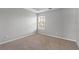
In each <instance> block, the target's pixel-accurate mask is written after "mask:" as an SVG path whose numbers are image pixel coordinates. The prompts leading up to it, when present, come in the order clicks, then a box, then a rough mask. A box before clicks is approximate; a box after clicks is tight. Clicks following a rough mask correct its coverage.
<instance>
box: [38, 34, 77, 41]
mask: <svg viewBox="0 0 79 59" xmlns="http://www.w3.org/2000/svg"><path fill="white" fill-rule="evenodd" d="M39 34H43V35H47V36H50V37H56V38H61V39H64V40H69V41H73V42H76V40H72V39H69V38H65V37H60V36H55V35H49V34H47V33H39Z"/></svg>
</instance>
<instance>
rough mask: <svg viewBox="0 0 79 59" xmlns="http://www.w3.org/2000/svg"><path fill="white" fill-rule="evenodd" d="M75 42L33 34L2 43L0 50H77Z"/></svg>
mask: <svg viewBox="0 0 79 59" xmlns="http://www.w3.org/2000/svg"><path fill="white" fill-rule="evenodd" d="M78 49H79V48H78V47H77V45H76V43H75V42H72V41H67V40H64V39H59V38H55V37H49V36H45V35H41V34H34V35H31V36H28V37H25V38H23V39H18V40H15V41H12V42H9V43H6V44H3V45H0V50H78Z"/></svg>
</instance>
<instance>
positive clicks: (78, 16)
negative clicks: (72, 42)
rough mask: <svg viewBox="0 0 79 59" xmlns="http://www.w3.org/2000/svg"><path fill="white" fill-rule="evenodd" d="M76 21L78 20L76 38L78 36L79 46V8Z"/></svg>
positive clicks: (78, 42)
mask: <svg viewBox="0 0 79 59" xmlns="http://www.w3.org/2000/svg"><path fill="white" fill-rule="evenodd" d="M76 19H77V21H76V28H77V30H76V33H77V34H76V36H77V44H78V46H79V8H76Z"/></svg>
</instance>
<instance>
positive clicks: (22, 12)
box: [0, 8, 37, 42]
mask: <svg viewBox="0 0 79 59" xmlns="http://www.w3.org/2000/svg"><path fill="white" fill-rule="evenodd" d="M36 19H37V18H36V14H35V13H32V12H30V11H28V10H26V9H23V8H11V9H10V8H9V9H8V8H1V9H0V42H5V41H8V40H11V39H14V38H16V37H20V36H23V35H27V34H29V33H32V32H34V31H36V25H37V23H36V22H37V20H36Z"/></svg>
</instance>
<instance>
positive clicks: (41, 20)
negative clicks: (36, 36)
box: [38, 16, 45, 30]
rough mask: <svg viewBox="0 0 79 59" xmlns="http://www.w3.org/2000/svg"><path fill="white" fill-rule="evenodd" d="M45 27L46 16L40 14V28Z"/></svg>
mask: <svg viewBox="0 0 79 59" xmlns="http://www.w3.org/2000/svg"><path fill="white" fill-rule="evenodd" d="M44 29H45V16H38V30H44Z"/></svg>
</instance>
